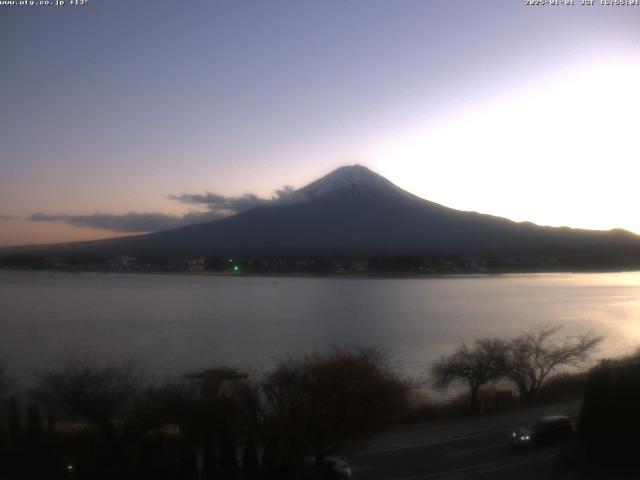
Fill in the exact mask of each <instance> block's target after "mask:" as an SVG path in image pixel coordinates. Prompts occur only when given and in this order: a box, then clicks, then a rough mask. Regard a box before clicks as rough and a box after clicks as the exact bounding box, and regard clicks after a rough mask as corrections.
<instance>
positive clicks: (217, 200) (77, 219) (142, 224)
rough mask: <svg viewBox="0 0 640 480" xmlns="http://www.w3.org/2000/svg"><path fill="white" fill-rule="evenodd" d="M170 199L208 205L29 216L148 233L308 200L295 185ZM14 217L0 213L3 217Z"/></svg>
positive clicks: (33, 220) (37, 220)
mask: <svg viewBox="0 0 640 480" xmlns="http://www.w3.org/2000/svg"><path fill="white" fill-rule="evenodd" d="M169 198H171V199H173V200H177V201H178V202H180V203H184V204H188V205H200V206H204V207H205V208H206V209H207V210H206V211H203V212H189V213H185V214H183V215H168V214H165V213H156V212H153V213H137V212H130V213H125V214H114V213H92V214H89V215H74V214H66V213H64V214H48V213H34V214H31V215H29V216H28V217H27V220H29V221H32V222H63V223H66V224H68V225H73V226H76V227H91V228H99V229H102V230H111V231H114V232H125V233H146V232H158V231H160V230H169V229H171V228H177V227H183V226H185V225H191V224H194V223H203V222H209V221H212V220H218V219H220V218H224V217H228V216H230V215H234V214H236V213H241V212H246V211H248V210H252V209H254V208H257V207H264V206H267V205H276V204H277V205H283V204H288V203H293V202H298V201H302V200H304V197H303V196H302V195H301V194H299V193H298V192H297V191H296V190H294V189H293V187H289V186H286V187H283V188H282V189H280V190H276V191H275V193H274V194H273V196H272V197H271V198H270V199H265V198H260V197H258V196H257V195H254V194H253V193H247V194H245V195H242V196H239V197H227V196H224V195H219V194H217V193H210V192H206V193H203V194H190V193H185V194H181V195H170V196H169ZM11 218H14V217H11V216H10V215H0V220H3V219H5V220H7V219H11Z"/></svg>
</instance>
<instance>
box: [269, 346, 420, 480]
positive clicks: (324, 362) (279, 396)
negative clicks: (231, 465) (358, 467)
mask: <svg viewBox="0 0 640 480" xmlns="http://www.w3.org/2000/svg"><path fill="white" fill-rule="evenodd" d="M407 390H408V387H407V385H406V383H405V382H403V381H402V380H400V379H399V378H398V377H397V376H396V375H395V374H394V373H393V372H391V371H390V369H389V368H388V367H387V366H386V364H385V362H384V358H383V357H382V356H381V355H380V354H379V353H378V352H375V351H372V350H341V349H335V350H334V351H333V352H331V353H329V354H326V355H311V356H307V357H305V358H303V359H301V360H297V361H296V360H293V359H289V360H286V361H283V362H281V363H280V364H279V365H277V366H276V368H275V369H274V370H273V372H272V373H271V374H270V375H269V376H268V378H267V379H266V381H265V382H264V384H263V385H262V393H263V397H264V402H265V405H264V408H265V418H266V422H267V425H268V426H267V428H266V429H267V430H268V431H269V432H271V434H272V435H273V437H275V438H274V439H273V440H271V439H270V440H269V443H275V444H278V445H279V446H280V447H281V451H282V452H283V453H284V455H285V458H286V461H287V464H288V465H289V467H290V469H291V470H292V471H293V472H295V473H296V475H298V476H301V475H302V473H303V472H304V469H305V467H304V458H305V457H307V456H313V457H315V458H316V459H320V458H323V457H324V456H326V455H328V454H330V453H336V452H341V451H343V450H345V449H347V448H349V447H351V446H353V445H354V444H355V443H357V442H358V441H360V440H363V439H365V438H366V437H367V436H368V435H369V434H371V433H372V432H373V431H374V430H375V429H376V428H377V427H379V426H380V422H381V421H382V420H384V419H386V418H389V417H390V416H392V415H394V414H395V413H397V412H398V411H399V410H401V409H403V408H405V407H406V406H407ZM265 455H266V454H265Z"/></svg>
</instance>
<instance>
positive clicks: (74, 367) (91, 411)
mask: <svg viewBox="0 0 640 480" xmlns="http://www.w3.org/2000/svg"><path fill="white" fill-rule="evenodd" d="M140 386H141V383H140V380H139V379H138V377H137V376H136V375H135V372H134V370H133V368H132V367H131V366H128V365H117V364H106V365H102V366H96V365H93V364H90V363H74V364H69V365H67V366H66V368H65V369H63V370H62V371H51V372H48V373H45V374H43V375H41V376H40V379H39V385H38V386H37V387H36V389H35V395H36V398H38V399H39V400H40V401H41V402H42V403H44V404H45V405H48V406H49V407H50V408H51V409H53V410H57V411H60V412H61V413H63V414H67V415H71V416H74V417H81V418H82V419H84V420H87V421H89V422H91V423H93V424H94V425H95V426H97V427H98V428H99V429H100V430H101V432H102V433H103V435H104V436H105V438H107V439H110V440H112V439H115V438H116V437H117V436H118V432H119V431H120V428H119V426H118V425H117V423H118V420H121V419H122V418H123V417H125V416H126V411H127V409H128V408H130V406H131V404H132V402H133V400H134V398H135V396H136V395H137V394H138V393H139V392H140Z"/></svg>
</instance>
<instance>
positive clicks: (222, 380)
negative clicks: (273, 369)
mask: <svg viewBox="0 0 640 480" xmlns="http://www.w3.org/2000/svg"><path fill="white" fill-rule="evenodd" d="M184 378H186V379H188V380H194V381H197V382H200V395H202V396H203V397H204V398H220V397H227V396H229V395H230V394H231V393H232V389H233V387H234V386H236V385H237V382H242V381H246V380H247V379H248V378H249V375H248V374H246V373H244V372H240V371H239V370H237V369H235V368H231V367H217V368H208V369H206V370H203V371H201V372H196V373H187V374H185V375H184Z"/></svg>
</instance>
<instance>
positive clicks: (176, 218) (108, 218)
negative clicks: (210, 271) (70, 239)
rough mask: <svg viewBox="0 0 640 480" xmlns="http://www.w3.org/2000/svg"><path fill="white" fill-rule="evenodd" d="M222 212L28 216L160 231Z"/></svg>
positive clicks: (132, 230) (216, 216) (79, 224)
mask: <svg viewBox="0 0 640 480" xmlns="http://www.w3.org/2000/svg"><path fill="white" fill-rule="evenodd" d="M221 217H222V215H220V214H219V213H218V212H189V213H186V214H184V215H167V214H164V213H135V212H131V213H125V214H122V215H118V214H113V213H93V214H90V215H68V214H53V215H51V214H45V213H34V214H32V215H30V216H29V217H28V220H30V221H32V222H64V223H67V224H69V225H74V226H76V227H92V228H99V229H102V230H111V231H114V232H129V233H142V232H157V231H159V230H168V229H170V228H177V227H182V226H184V225H190V224H193V223H202V222H208V221H211V220H217V219H219V218H221Z"/></svg>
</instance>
